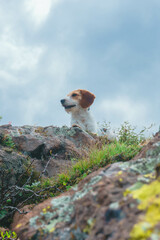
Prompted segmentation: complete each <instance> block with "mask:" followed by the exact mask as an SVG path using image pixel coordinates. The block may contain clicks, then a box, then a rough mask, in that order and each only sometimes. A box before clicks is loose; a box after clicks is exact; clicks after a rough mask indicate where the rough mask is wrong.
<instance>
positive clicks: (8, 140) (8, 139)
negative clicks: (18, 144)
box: [2, 134, 15, 148]
mask: <svg viewBox="0 0 160 240" xmlns="http://www.w3.org/2000/svg"><path fill="white" fill-rule="evenodd" d="M2 144H3V145H4V146H6V147H10V148H15V144H14V142H13V140H12V137H11V136H10V135H9V134H5V135H4V137H3V139H2Z"/></svg>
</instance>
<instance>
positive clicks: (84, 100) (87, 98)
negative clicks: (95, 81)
mask: <svg viewBox="0 0 160 240" xmlns="http://www.w3.org/2000/svg"><path fill="white" fill-rule="evenodd" d="M79 91H80V94H81V100H80V103H79V104H80V105H81V107H82V108H88V107H90V106H91V105H92V103H93V102H94V99H95V97H96V96H95V95H94V94H93V93H91V92H89V91H87V90H82V89H79Z"/></svg>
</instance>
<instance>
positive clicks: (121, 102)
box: [99, 95, 148, 124]
mask: <svg viewBox="0 0 160 240" xmlns="http://www.w3.org/2000/svg"><path fill="white" fill-rule="evenodd" d="M99 111H101V112H102V111H103V115H104V117H105V116H106V119H109V120H111V121H112V122H113V123H114V124H115V123H117V122H121V123H122V122H124V121H130V122H132V123H134V124H139V123H141V124H144V123H145V122H146V119H147V114H148V106H147V104H144V103H143V102H140V101H136V100H134V99H130V98H129V97H128V96H124V95H122V96H118V97H116V98H114V99H104V100H103V101H102V102H101V103H100V107H99ZM117 120H118V121H117Z"/></svg>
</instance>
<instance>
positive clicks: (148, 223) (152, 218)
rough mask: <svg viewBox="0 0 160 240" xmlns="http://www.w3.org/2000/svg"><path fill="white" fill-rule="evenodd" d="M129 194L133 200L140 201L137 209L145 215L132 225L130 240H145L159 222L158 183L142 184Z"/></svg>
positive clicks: (159, 185) (159, 182)
mask: <svg viewBox="0 0 160 240" xmlns="http://www.w3.org/2000/svg"><path fill="white" fill-rule="evenodd" d="M131 194H132V196H133V198H134V199H137V200H139V201H140V204H139V205H138V209H140V210H144V211H145V214H144V215H143V216H141V219H140V221H139V222H138V223H137V224H135V225H134V227H133V229H132V231H131V233H130V240H139V239H141V240H146V239H148V238H149V237H150V236H151V234H152V233H154V229H155V226H156V225H157V224H158V223H159V222H160V211H159V209H160V181H158V180H156V181H153V182H152V183H150V184H144V185H143V186H142V187H141V188H139V189H137V190H133V191H132V192H131ZM126 195H127V194H126ZM159 233H160V232H158V234H159Z"/></svg>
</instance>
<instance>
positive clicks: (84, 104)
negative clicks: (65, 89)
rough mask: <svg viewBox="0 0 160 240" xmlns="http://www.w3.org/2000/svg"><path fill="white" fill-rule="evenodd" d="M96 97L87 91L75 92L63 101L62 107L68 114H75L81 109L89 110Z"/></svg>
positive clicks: (79, 90)
mask: <svg viewBox="0 0 160 240" xmlns="http://www.w3.org/2000/svg"><path fill="white" fill-rule="evenodd" d="M94 99H95V95H94V94H93V93H91V92H89V91H87V90H82V89H78V90H74V91H72V92H70V93H69V94H68V95H67V98H65V99H62V100H61V104H62V106H63V107H64V108H65V110H66V111H67V112H73V111H76V110H77V109H79V107H81V108H84V109H86V108H89V107H90V106H91V105H92V103H93V102H94Z"/></svg>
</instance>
